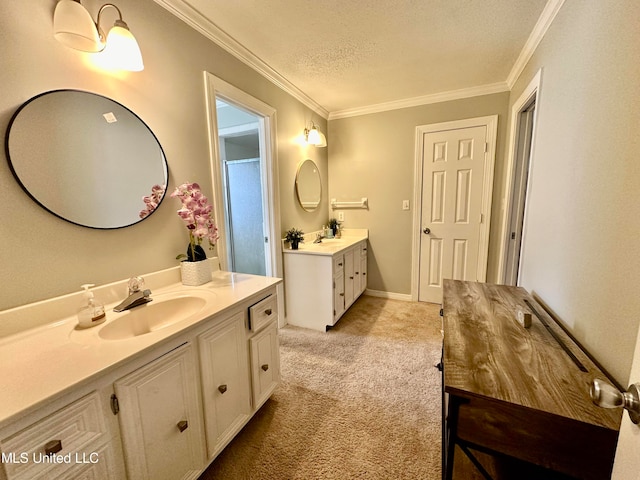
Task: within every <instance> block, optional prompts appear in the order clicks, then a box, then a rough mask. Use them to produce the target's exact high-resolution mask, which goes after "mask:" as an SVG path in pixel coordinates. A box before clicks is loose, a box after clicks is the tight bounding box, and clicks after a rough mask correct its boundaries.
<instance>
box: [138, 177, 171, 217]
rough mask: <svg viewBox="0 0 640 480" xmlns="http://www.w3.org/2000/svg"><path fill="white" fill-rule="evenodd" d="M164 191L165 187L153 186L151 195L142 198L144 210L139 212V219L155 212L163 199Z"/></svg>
mask: <svg viewBox="0 0 640 480" xmlns="http://www.w3.org/2000/svg"><path fill="white" fill-rule="evenodd" d="M165 189H166V186H165V185H154V186H153V187H151V194H150V195H146V196H144V197H142V201H143V202H144V207H145V208H144V210H140V214H139V215H140V218H146V217H148V216H149V215H151V214H152V213H153V212H154V211H155V209H156V208H157V207H158V205H159V204H160V202H161V201H162V198H163V197H164V191H165Z"/></svg>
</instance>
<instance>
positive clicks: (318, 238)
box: [313, 233, 324, 243]
mask: <svg viewBox="0 0 640 480" xmlns="http://www.w3.org/2000/svg"><path fill="white" fill-rule="evenodd" d="M323 238H324V235H322V234H321V233H316V239H315V240H314V241H313V243H322V239H323Z"/></svg>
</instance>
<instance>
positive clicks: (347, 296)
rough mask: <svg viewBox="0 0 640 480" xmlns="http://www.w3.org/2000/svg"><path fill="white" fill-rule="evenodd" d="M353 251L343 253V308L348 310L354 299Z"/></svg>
mask: <svg viewBox="0 0 640 480" xmlns="http://www.w3.org/2000/svg"><path fill="white" fill-rule="evenodd" d="M354 251H355V250H354V249H353V248H351V249H349V250H347V251H346V252H345V253H344V307H345V308H349V306H350V305H351V304H352V303H353V299H354V294H355V290H354V272H355V270H354V263H353V261H354V258H353V257H354Z"/></svg>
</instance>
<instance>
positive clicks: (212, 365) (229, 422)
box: [198, 312, 251, 459]
mask: <svg viewBox="0 0 640 480" xmlns="http://www.w3.org/2000/svg"><path fill="white" fill-rule="evenodd" d="M245 315H246V314H245V313H244V312H238V313H236V314H235V315H233V316H232V317H231V318H229V319H228V320H225V321H224V322H221V323H220V324H219V325H216V326H214V327H212V328H210V329H209V330H207V331H206V332H204V333H202V334H201V335H199V336H198V345H199V349H200V369H201V377H202V401H203V406H204V418H205V431H206V435H207V454H208V458H210V459H213V458H214V457H215V456H216V455H217V454H218V453H219V452H220V451H221V450H222V449H223V448H224V447H225V446H226V445H227V443H229V441H230V440H231V439H232V438H233V436H234V435H235V434H236V433H237V432H238V430H240V428H242V426H243V425H244V424H245V423H246V422H247V421H248V419H249V417H250V415H251V397H250V393H249V388H250V385H249V368H248V360H247V358H248V352H247V335H246V333H245Z"/></svg>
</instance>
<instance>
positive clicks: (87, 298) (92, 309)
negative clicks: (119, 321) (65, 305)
mask: <svg viewBox="0 0 640 480" xmlns="http://www.w3.org/2000/svg"><path fill="white" fill-rule="evenodd" d="M93 286H94V285H93V284H92V283H87V284H85V285H82V289H83V290H84V293H83V295H82V304H81V305H80V308H79V309H78V328H90V327H95V326H96V325H100V324H101V323H103V322H104V321H105V320H106V319H107V315H106V314H105V311H104V305H102V304H100V303H97V302H96V300H95V298H94V297H93V292H92V291H90V290H89V289H90V288H91V287H93Z"/></svg>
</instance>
